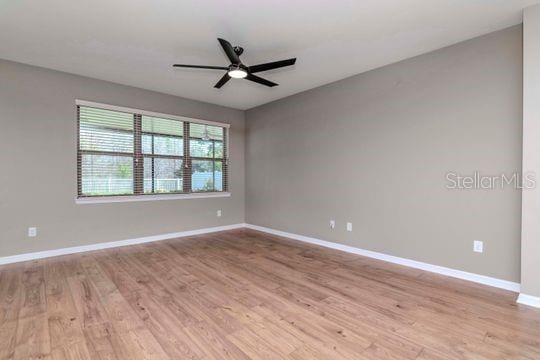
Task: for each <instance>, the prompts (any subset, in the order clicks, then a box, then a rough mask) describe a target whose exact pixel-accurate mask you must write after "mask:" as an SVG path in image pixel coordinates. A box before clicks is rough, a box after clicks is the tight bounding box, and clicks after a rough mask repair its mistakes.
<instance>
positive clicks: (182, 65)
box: [173, 64, 228, 70]
mask: <svg viewBox="0 0 540 360" xmlns="http://www.w3.org/2000/svg"><path fill="white" fill-rule="evenodd" d="M173 66H174V67H183V68H193V69H211V70H227V69H228V67H224V66H206V65H184V64H174V65H173Z"/></svg>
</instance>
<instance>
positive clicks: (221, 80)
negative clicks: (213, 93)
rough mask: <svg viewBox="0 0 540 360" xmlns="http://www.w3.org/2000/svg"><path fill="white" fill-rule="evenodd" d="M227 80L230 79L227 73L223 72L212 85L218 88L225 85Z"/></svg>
mask: <svg viewBox="0 0 540 360" xmlns="http://www.w3.org/2000/svg"><path fill="white" fill-rule="evenodd" d="M229 80H231V77H230V76H229V74H228V73H225V75H223V77H222V78H221V79H219V81H218V82H217V83H216V85H214V87H215V88H216V89H219V88H221V87H222V86H223V85H225V84H226V83H227V81H229Z"/></svg>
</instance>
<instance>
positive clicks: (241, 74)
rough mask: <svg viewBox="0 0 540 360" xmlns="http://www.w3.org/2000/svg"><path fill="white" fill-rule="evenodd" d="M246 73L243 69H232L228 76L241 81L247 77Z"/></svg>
mask: <svg viewBox="0 0 540 360" xmlns="http://www.w3.org/2000/svg"><path fill="white" fill-rule="evenodd" d="M247 75H248V74H247V71H245V70H243V69H233V70H229V76H230V77H232V78H234V79H243V78H245V77H246V76H247Z"/></svg>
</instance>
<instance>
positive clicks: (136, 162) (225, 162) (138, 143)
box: [75, 99, 230, 204]
mask: <svg viewBox="0 0 540 360" xmlns="http://www.w3.org/2000/svg"><path fill="white" fill-rule="evenodd" d="M75 105H76V112H77V113H76V118H77V129H76V131H77V194H76V197H75V202H76V203H78V204H86V203H89V204H92V203H104V202H124V201H149V200H173V199H191V198H205V197H228V196H230V192H229V188H230V184H229V183H228V167H229V156H228V155H229V154H228V150H229V129H230V124H226V123H220V122H215V121H208V120H201V119H194V118H189V117H185V116H178V115H171V114H164V113H158V112H153V111H146V110H140V109H134V108H127V107H121V106H116V105H109V104H103V103H96V102H91V101H85V100H78V99H77V100H76V101H75ZM80 107H90V108H96V109H102V110H110V111H118V112H123V113H128V114H132V115H133V142H134V144H133V152H132V153H118V154H117V153H111V152H107V151H94V150H83V149H81V144H80V135H81V133H80V131H81V129H80ZM143 116H149V117H154V118H162V119H167V120H177V121H179V122H181V124H182V126H183V133H182V137H181V138H182V142H183V153H182V155H181V156H179V155H160V154H154V148H153V149H152V154H145V153H143V151H142V139H143V135H144V134H146V135H148V134H150V135H157V136H161V135H160V134H158V133H155V134H151V133H148V132H145V131H142V118H143ZM190 124H199V125H208V126H217V127H220V128H222V129H223V156H222V157H220V158H215V157H212V158H201V157H193V158H192V157H191V156H190V141H191V139H192V137H191V134H190V131H189V129H190ZM163 136H166V134H164V135H163ZM172 137H176V136H174V135H173V136H172ZM214 142H215V140H213V154H214V155H215V143H214ZM83 154H98V155H110V154H113V155H119V156H126V157H132V158H133V194H111V195H85V194H83V193H82V163H81V161H82V155H83ZM145 158H149V159H155V158H167V159H180V160H182V168H183V169H182V184H183V188H182V191H175V192H167V193H159V192H152V193H145V192H144V159H145ZM199 159H200V160H210V161H213V162H214V163H215V161H221V163H222V187H223V189H222V190H221V191H219V190H215V174H214V175H213V176H214V189H213V190H209V191H193V188H192V181H191V180H192V173H191V171H192V166H191V164H192V160H199ZM214 166H215V165H214Z"/></svg>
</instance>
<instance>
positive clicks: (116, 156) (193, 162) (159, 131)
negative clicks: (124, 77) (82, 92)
mask: <svg viewBox="0 0 540 360" xmlns="http://www.w3.org/2000/svg"><path fill="white" fill-rule="evenodd" d="M81 103H83V102H81V101H78V105H77V120H78V144H79V145H78V154H77V156H78V162H77V174H78V197H79V198H85V197H106V196H128V195H141V196H152V195H157V194H161V195H163V194H189V193H213V192H226V191H227V189H228V186H227V129H228V126H227V125H226V124H217V123H210V122H204V123H203V122H197V121H196V120H193V119H189V118H183V117H178V116H167V115H161V114H153V113H149V112H145V111H140V110H131V109H125V108H117V107H113V106H108V105H102V107H99V105H94V104H92V103H91V104H90V105H87V103H86V102H84V105H82V104H81Z"/></svg>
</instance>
